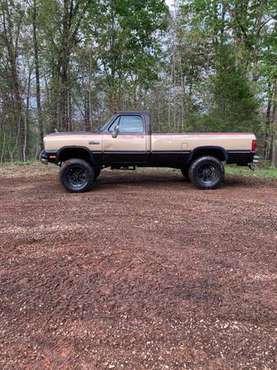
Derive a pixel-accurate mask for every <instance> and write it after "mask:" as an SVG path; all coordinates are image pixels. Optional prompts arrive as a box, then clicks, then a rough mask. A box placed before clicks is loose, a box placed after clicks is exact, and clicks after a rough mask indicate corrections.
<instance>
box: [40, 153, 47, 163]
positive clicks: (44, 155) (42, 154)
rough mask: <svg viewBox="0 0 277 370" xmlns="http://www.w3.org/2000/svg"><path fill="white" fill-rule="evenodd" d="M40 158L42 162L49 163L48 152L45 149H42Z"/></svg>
mask: <svg viewBox="0 0 277 370" xmlns="http://www.w3.org/2000/svg"><path fill="white" fill-rule="evenodd" d="M39 160H40V162H41V163H43V164H45V165H48V154H47V153H46V151H45V150H42V151H41V152H40V154H39Z"/></svg>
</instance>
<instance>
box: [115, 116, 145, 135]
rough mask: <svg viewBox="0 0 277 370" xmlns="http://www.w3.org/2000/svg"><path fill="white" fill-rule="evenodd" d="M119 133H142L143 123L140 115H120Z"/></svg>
mask: <svg viewBox="0 0 277 370" xmlns="http://www.w3.org/2000/svg"><path fill="white" fill-rule="evenodd" d="M119 132H120V133H131V134H133V133H134V134H142V133H144V124H143V121H142V118H141V117H140V116H121V118H120V124H119Z"/></svg>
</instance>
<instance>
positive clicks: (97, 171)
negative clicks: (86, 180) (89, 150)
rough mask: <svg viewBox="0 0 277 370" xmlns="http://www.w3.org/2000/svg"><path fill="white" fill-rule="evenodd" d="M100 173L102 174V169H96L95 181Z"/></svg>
mask: <svg viewBox="0 0 277 370" xmlns="http://www.w3.org/2000/svg"><path fill="white" fill-rule="evenodd" d="M100 173H101V169H100V168H95V169H94V178H95V180H96V179H97V178H98V177H99V175H100Z"/></svg>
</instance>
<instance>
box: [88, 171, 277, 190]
mask: <svg viewBox="0 0 277 370" xmlns="http://www.w3.org/2000/svg"><path fill="white" fill-rule="evenodd" d="M120 185H128V186H132V187H137V186H139V187H141V186H155V187H159V188H161V187H163V186H165V185H166V187H176V185H177V187H178V189H179V188H180V187H184V188H186V189H188V188H191V189H196V188H195V187H194V185H193V184H192V183H191V182H190V181H188V180H187V179H184V178H183V176H182V175H179V174H178V173H168V174H167V173H166V174H161V173H157V174H150V173H149V174H145V173H110V172H107V173H103V174H101V176H100V177H99V179H98V180H97V182H96V185H95V190H96V189H101V188H109V187H110V186H113V187H114V186H120ZM267 185H269V186H272V187H277V182H276V181H274V180H265V179H261V178H253V177H242V176H233V175H227V176H226V178H225V181H224V183H223V185H222V186H221V187H219V189H224V188H225V187H228V188H230V187H240V188H249V187H254V186H255V187H263V186H267Z"/></svg>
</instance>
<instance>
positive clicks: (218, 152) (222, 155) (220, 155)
mask: <svg viewBox="0 0 277 370" xmlns="http://www.w3.org/2000/svg"><path fill="white" fill-rule="evenodd" d="M206 156H209V157H215V158H217V159H219V160H220V161H222V162H223V161H226V160H227V153H226V151H225V150H224V149H223V148H220V147H219V148H217V147H215V148H213V147H212V148H210V147H206V148H205V147H203V148H197V149H195V150H194V151H193V152H192V155H191V158H190V162H192V161H194V160H195V159H198V158H200V157H206Z"/></svg>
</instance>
